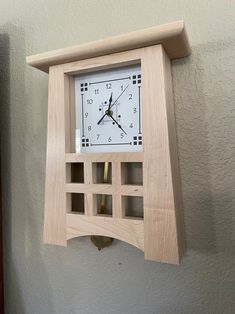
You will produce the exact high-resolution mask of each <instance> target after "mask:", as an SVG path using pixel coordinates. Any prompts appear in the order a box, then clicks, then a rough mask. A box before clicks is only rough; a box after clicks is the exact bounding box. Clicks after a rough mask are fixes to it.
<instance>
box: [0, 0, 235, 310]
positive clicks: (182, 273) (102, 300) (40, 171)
mask: <svg viewBox="0 0 235 314" xmlns="http://www.w3.org/2000/svg"><path fill="white" fill-rule="evenodd" d="M177 19H184V20H185V22H186V26H187V30H188V33H189V38H190V42H191V44H192V49H193V53H192V55H191V57H190V58H187V59H184V60H179V61H174V62H173V84H174V93H175V94H174V98H175V106H176V119H177V132H178V147H179V157H180V167H181V175H182V186H183V201H184V211H185V224H186V235H187V246H188V250H187V254H186V256H185V258H184V259H183V261H182V264H181V266H180V267H176V266H170V265H164V264H158V263H152V262H146V261H144V259H143V254H142V253H141V252H140V251H138V250H137V249H135V248H134V247H131V246H128V245H126V244H124V243H121V242H118V241H116V242H115V244H114V245H113V246H112V247H110V248H108V249H106V250H104V251H101V252H98V251H97V250H96V249H95V248H94V246H93V245H92V244H91V243H90V240H89V239H87V238H84V239H75V240H73V241H72V244H71V245H70V246H69V247H68V248H62V247H56V246H48V245H43V244H42V224H43V197H44V176H45V149H46V119H47V82H48V77H47V75H46V74H43V73H41V72H39V71H37V70H35V69H32V68H30V67H28V66H26V64H25V56H26V55H30V54H35V53H38V52H43V51H47V50H50V49H55V48H60V47H66V46H69V45H72V44H78V43H82V42H87V41H91V40H95V39H100V38H105V37H106V36H109V35H115V34H120V33H124V32H128V31H132V30H137V29H140V28H144V27H148V26H152V25H156V24H161V23H166V22H170V21H174V20H177ZM234 25H235V1H233V0H231V1H229V0H223V1H221V0H213V1H212V0H177V1H175V0H145V1H142V0H99V1H98V0H77V1H75V0H50V1H48V0H39V1H38V0H25V1H19V0H1V1H0V103H1V106H0V122H1V133H2V143H1V147H2V167H3V192H4V194H3V197H4V237H5V245H4V247H5V289H6V290H5V296H6V300H5V302H6V313H7V314H8V313H10V314H55V313H56V314H57V313H58V314H67V313H79V314H88V313H95V314H96V313H97V314H106V313H107V314H114V313H128V314H155V313H157V314H172V313H173V314H188V313H190V314H191V313H196V314H198V313H200V314H201V313H202V314H204V313H206V314H208V313H210V314H217V313H218V314H222V313H223V314H230V313H231V314H232V313H234V312H235V192H234V191H235V144H234V139H235V109H234V105H235V87H234V86H235V53H234V51H235V26H234Z"/></svg>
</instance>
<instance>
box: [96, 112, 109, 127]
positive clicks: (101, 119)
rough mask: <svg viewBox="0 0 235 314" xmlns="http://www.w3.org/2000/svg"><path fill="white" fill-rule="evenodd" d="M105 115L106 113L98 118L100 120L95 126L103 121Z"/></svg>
mask: <svg viewBox="0 0 235 314" xmlns="http://www.w3.org/2000/svg"><path fill="white" fill-rule="evenodd" d="M106 115H107V112H105V114H104V115H103V116H102V117H101V118H100V120H99V121H98V122H97V124H98V125H99V124H100V123H101V122H102V121H103V119H104V118H105V116H106Z"/></svg>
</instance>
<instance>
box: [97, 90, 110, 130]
mask: <svg viewBox="0 0 235 314" xmlns="http://www.w3.org/2000/svg"><path fill="white" fill-rule="evenodd" d="M112 99H113V92H112V93H111V96H110V97H109V106H108V110H106V111H105V114H104V115H103V116H102V117H101V119H100V120H99V121H98V122H97V124H98V125H99V124H100V123H101V122H102V121H103V119H104V117H105V116H106V115H109V114H110V108H111V103H112Z"/></svg>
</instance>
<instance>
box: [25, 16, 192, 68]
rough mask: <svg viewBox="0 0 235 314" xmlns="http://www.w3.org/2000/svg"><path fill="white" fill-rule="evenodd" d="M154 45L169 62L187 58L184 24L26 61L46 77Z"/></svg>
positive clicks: (41, 55) (140, 31)
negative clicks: (61, 67)
mask: <svg viewBox="0 0 235 314" xmlns="http://www.w3.org/2000/svg"><path fill="white" fill-rule="evenodd" d="M157 44H161V45H162V46H163V47H164V49H165V51H166V53H167V54H168V56H169V58H170V59H177V58H183V57H186V56H188V55H189V54H190V52H191V49H190V46H189V41H188V36H187V33H186V29H185V25H184V21H176V22H172V23H168V24H163V25H159V26H154V27H151V28H147V29H143V30H139V31H134V32H130V33H127V34H123V35H118V36H114V37H109V38H106V39H101V40H97V41H93V42H90V43H85V44H81V45H76V46H72V47H67V48H63V49H57V50H52V51H49V52H45V53H40V54H37V55H33V56H29V57H27V58H26V61H27V63H28V64H29V65H31V66H33V67H35V68H38V69H39V70H41V71H44V72H47V73H48V72H49V67H50V66H52V65H57V64H62V63H68V62H73V61H78V60H83V59H88V58H93V57H98V56H102V55H108V54H112V53H116V52H123V51H127V50H131V49H136V48H142V47H147V46H152V45H157Z"/></svg>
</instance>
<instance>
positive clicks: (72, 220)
mask: <svg viewBox="0 0 235 314" xmlns="http://www.w3.org/2000/svg"><path fill="white" fill-rule="evenodd" d="M86 235H102V236H106V237H111V238H115V239H119V240H121V241H124V242H127V243H129V244H131V245H134V246H136V247H137V248H139V249H140V250H142V251H143V250H144V222H143V220H140V219H127V218H126V219H117V218H112V217H103V216H93V217H86V216H84V215H78V214H67V239H72V238H75V237H79V236H86Z"/></svg>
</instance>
